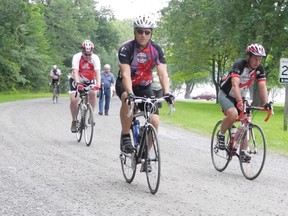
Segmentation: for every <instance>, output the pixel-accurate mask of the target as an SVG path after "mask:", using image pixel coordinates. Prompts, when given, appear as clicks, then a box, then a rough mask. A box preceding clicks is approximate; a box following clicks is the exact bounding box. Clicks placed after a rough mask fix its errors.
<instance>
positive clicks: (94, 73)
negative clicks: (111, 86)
mask: <svg viewBox="0 0 288 216" xmlns="http://www.w3.org/2000/svg"><path fill="white" fill-rule="evenodd" d="M81 48H82V52H79V53H76V54H75V55H74V56H73V59H72V69H71V76H72V77H71V78H70V110H71V115H72V124H71V132H72V133H76V132H77V120H76V115H77V105H78V100H79V94H77V97H75V95H76V92H77V89H78V88H83V86H87V85H89V84H95V85H97V86H100V80H101V79H100V68H101V65H100V59H99V57H98V56H97V55H96V54H94V53H93V50H94V44H93V43H92V42H91V41H90V40H85V41H84V42H83V43H82V46H81ZM89 97H90V100H89V101H90V104H91V106H92V108H93V110H94V108H95V106H96V92H95V91H92V90H91V92H90V94H89Z"/></svg>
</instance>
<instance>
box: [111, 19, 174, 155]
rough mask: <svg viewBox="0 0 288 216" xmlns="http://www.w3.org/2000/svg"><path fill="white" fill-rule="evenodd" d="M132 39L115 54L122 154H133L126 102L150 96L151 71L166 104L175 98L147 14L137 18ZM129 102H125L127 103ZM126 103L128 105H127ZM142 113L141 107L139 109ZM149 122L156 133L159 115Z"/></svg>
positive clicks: (160, 50) (155, 115)
mask: <svg viewBox="0 0 288 216" xmlns="http://www.w3.org/2000/svg"><path fill="white" fill-rule="evenodd" d="M133 27H134V39H133V40H130V41H127V42H125V43H124V44H122V45H121V47H120V48H119V51H118V57H119V62H120V65H119V67H120V70H119V74H118V77H117V81H116V93H117V95H118V97H119V98H120V99H121V101H122V105H121V109H120V119H121V126H122V138H121V143H122V147H121V151H123V152H125V153H132V152H133V151H134V147H133V145H132V143H131V138H130V135H129V131H130V126H131V122H132V117H133V116H130V117H128V116H127V113H128V103H129V101H133V98H134V95H136V96H139V97H147V98H149V97H151V96H153V95H154V94H153V90H152V88H151V83H152V71H153V69H154V67H156V68H157V73H158V75H159V79H160V83H161V85H162V88H163V93H164V95H166V96H169V97H167V99H166V101H167V102H168V103H170V104H171V103H174V96H173V95H172V94H170V93H169V80H168V73H167V65H166V60H165V56H164V53H163V49H162V48H161V47H160V46H159V45H157V44H156V43H154V42H153V41H152V40H151V37H152V33H153V30H154V28H155V27H156V25H155V22H154V19H153V18H152V17H151V16H150V15H140V16H138V17H136V19H135V20H134V22H133ZM127 99H128V100H127ZM127 101H128V102H127ZM139 108H140V110H143V106H142V107H141V106H139ZM151 123H152V125H153V126H154V127H155V129H156V130H157V128H158V125H159V115H158V111H157V114H153V115H152V116H151Z"/></svg>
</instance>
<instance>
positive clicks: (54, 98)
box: [52, 86, 58, 103]
mask: <svg viewBox="0 0 288 216" xmlns="http://www.w3.org/2000/svg"><path fill="white" fill-rule="evenodd" d="M52 99H53V103H57V102H58V91H57V87H55V86H54V87H53V98H52Z"/></svg>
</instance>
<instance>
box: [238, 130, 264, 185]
mask: <svg viewBox="0 0 288 216" xmlns="http://www.w3.org/2000/svg"><path fill="white" fill-rule="evenodd" d="M246 136H248V147H247V153H248V154H249V156H250V157H251V160H250V161H248V162H247V161H244V160H242V158H241V156H240V157H239V159H240V167H241V171H242V173H243V175H244V176H245V177H246V178H247V179H249V180H253V179H255V178H257V177H258V176H259V174H260V173H261V171H262V169H263V166H264V163H265V159H266V140H265V136H264V133H263V131H262V129H261V128H260V127H259V126H258V125H254V124H251V125H250V127H249V132H248V133H246Z"/></svg>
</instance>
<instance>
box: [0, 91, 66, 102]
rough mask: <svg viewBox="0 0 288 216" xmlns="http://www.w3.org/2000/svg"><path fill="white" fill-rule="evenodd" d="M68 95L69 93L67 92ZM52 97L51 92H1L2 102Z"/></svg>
mask: <svg viewBox="0 0 288 216" xmlns="http://www.w3.org/2000/svg"><path fill="white" fill-rule="evenodd" d="M65 95H66V94H61V95H60V97H65ZM67 95H68V94H67ZM49 97H51V98H52V93H51V92H37V93H29V92H25V93H15V92H13V93H9V92H8V93H7V92H5V93H0V103H5V102H12V101H18V100H30V99H36V98H49Z"/></svg>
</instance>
